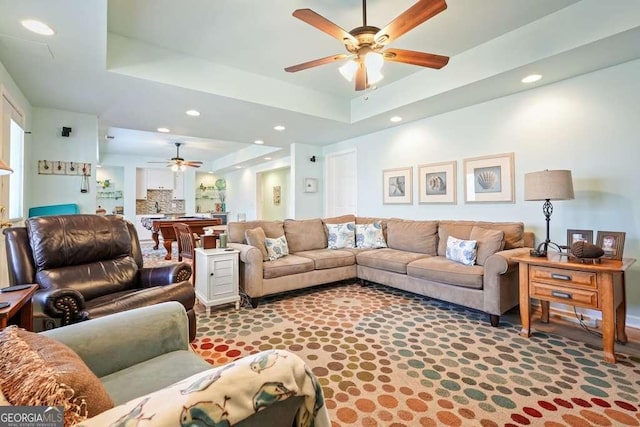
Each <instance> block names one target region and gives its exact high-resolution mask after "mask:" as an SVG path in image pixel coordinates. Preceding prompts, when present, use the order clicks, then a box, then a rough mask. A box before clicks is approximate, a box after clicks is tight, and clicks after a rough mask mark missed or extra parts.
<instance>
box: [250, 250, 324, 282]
mask: <svg viewBox="0 0 640 427" xmlns="http://www.w3.org/2000/svg"><path fill="white" fill-rule="evenodd" d="M262 267H263V270H262V277H263V278H265V279H275V278H276V277H282V276H290V275H292V274H299V273H306V272H307V271H313V267H314V264H313V260H311V259H309V258H305V257H301V256H296V255H287V256H286V257H283V258H278V259H277V260H275V261H265V262H264V263H263V264H262Z"/></svg>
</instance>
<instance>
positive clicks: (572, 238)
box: [567, 229, 593, 247]
mask: <svg viewBox="0 0 640 427" xmlns="http://www.w3.org/2000/svg"><path fill="white" fill-rule="evenodd" d="M576 242H587V243H593V230H571V229H568V230H567V246H569V247H571V246H572V245H573V244H574V243H576Z"/></svg>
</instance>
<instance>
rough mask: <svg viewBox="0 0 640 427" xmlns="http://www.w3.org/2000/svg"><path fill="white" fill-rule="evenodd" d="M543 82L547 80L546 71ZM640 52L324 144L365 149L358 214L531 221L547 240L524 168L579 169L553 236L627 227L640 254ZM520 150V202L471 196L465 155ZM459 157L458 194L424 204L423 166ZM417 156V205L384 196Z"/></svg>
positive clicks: (634, 309) (637, 305)
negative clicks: (528, 196)
mask: <svg viewBox="0 0 640 427" xmlns="http://www.w3.org/2000/svg"><path fill="white" fill-rule="evenodd" d="M542 82H544V80H543V81H542ZM638 100H640V60H636V61H632V62H628V63H625V64H621V65H618V66H615V67H611V68H607V69H604V70H600V71H597V72H594V73H590V74H587V75H583V76H580V77H577V78H573V79H569V80H565V81H562V82H558V83H554V84H550V85H548V86H541V87H539V88H535V89H532V90H529V91H526V92H521V93H519V94H516V95H511V96H508V97H503V98H499V99H495V100H492V101H489V102H486V103H483V104H478V105H475V106H471V107H468V108H464V109H461V110H457V111H453V112H450V113H446V114H442V115H439V116H435V117H431V118H428V119H424V120H420V121H416V122H413V123H407V124H405V125H401V126H398V127H395V128H391V129H388V130H385V131H381V132H378V133H374V134H370V135H364V136H361V137H358V138H354V139H351V140H348V141H344V142H341V143H338V144H334V145H331V146H328V147H325V149H324V153H325V154H326V153H330V152H337V151H341V150H344V149H346V148H352V147H355V148H356V149H357V152H358V189H359V191H358V214H359V215H363V216H365V215H366V216H382V217H392V216H397V217H401V218H416V219H417V218H425V219H474V220H496V221H512V220H517V221H523V222H524V223H525V228H526V229H528V230H531V231H534V232H535V233H536V237H537V239H538V241H539V240H540V239H541V238H542V239H543V240H544V234H545V223H544V217H543V214H542V202H528V201H524V200H523V199H524V197H523V182H524V178H523V177H524V174H525V173H527V172H532V171H539V170H544V169H571V170H572V172H573V183H574V189H575V196H576V197H575V200H570V201H559V202H554V203H553V206H554V212H553V216H552V219H551V240H553V241H556V242H558V243H561V244H564V243H565V241H566V230H567V229H569V228H574V229H592V230H594V237H595V233H596V232H597V230H607V231H624V232H626V244H625V249H624V255H625V257H633V258H640V197H639V192H638V182H640V168H638V164H639V162H640V143H639V142H638V133H639V132H638V131H639V128H638V120H639V118H640V102H639V101H638ZM505 152H514V153H515V185H516V197H515V199H516V200H515V203H512V204H511V203H510V204H465V203H464V192H463V182H462V168H463V159H465V158H469V157H476V156H485V155H490V154H498V153H505ZM450 160H456V161H457V162H458V174H457V175H458V182H457V184H458V185H457V188H458V204H457V205H440V206H438V205H420V204H417V179H416V174H417V166H418V165H420V164H425V163H433V162H442V161H450ZM404 166H412V167H413V171H414V180H413V184H414V185H413V200H414V203H413V204H412V205H403V206H390V205H383V204H382V170H383V169H389V168H397V167H404ZM626 277H627V299H628V314H629V316H628V319H629V322H630V324H631V323H632V324H635V325H636V326H640V261H639V262H637V263H636V264H635V265H634V266H633V267H632V268H631V269H630V270H629V271H628V272H627V275H626Z"/></svg>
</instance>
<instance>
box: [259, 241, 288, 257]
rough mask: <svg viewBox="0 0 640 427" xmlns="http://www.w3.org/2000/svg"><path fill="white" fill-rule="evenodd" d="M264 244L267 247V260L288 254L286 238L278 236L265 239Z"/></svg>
mask: <svg viewBox="0 0 640 427" xmlns="http://www.w3.org/2000/svg"><path fill="white" fill-rule="evenodd" d="M264 243H265V246H266V247H267V253H268V254H269V261H275V260H277V259H278V258H282V257H284V256H287V255H289V246H288V245H287V238H286V237H284V236H280V237H278V238H276V239H270V238H268V237H267V238H266V239H265V242H264Z"/></svg>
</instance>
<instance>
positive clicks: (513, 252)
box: [483, 247, 531, 316]
mask: <svg viewBox="0 0 640 427" xmlns="http://www.w3.org/2000/svg"><path fill="white" fill-rule="evenodd" d="M530 250H531V248H528V247H527V248H517V249H507V250H504V251H500V252H496V253H495V254H493V255H491V256H490V257H489V258H487V261H486V262H485V264H484V278H483V297H484V304H483V305H484V311H485V312H487V313H489V314H493V315H498V316H499V315H501V314H502V313H504V312H505V311H507V310H509V309H511V308H512V307H514V306H515V305H517V304H518V293H519V292H518V291H519V288H518V263H517V262H516V261H514V260H513V259H512V258H513V257H515V256H519V255H524V254H528V253H529V251H530Z"/></svg>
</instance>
